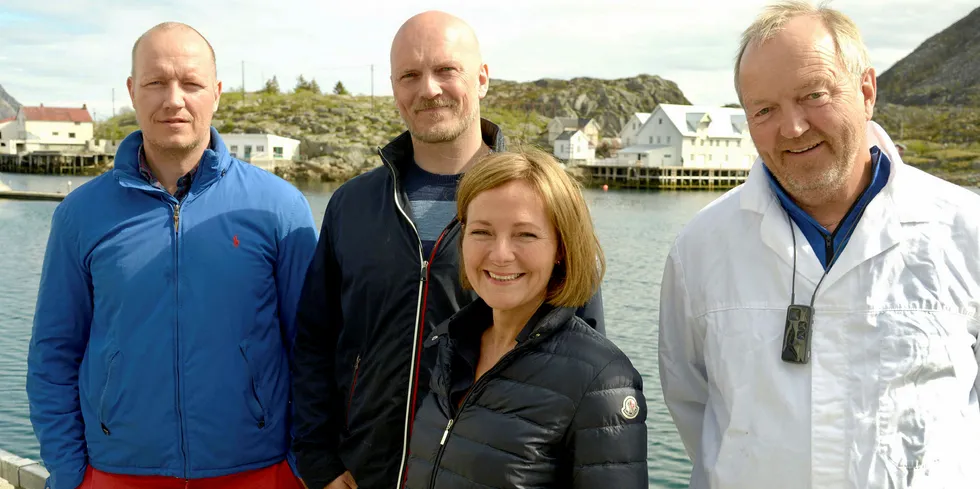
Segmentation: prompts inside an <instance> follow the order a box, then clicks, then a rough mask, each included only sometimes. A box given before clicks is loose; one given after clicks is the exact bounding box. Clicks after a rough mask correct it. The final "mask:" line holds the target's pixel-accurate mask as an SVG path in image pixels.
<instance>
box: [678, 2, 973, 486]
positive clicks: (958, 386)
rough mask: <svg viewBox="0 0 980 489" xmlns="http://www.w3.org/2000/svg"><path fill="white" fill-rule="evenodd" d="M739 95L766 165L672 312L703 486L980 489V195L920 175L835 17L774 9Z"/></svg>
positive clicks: (696, 472) (739, 194)
mask: <svg viewBox="0 0 980 489" xmlns="http://www.w3.org/2000/svg"><path fill="white" fill-rule="evenodd" d="M735 78H736V90H737V92H738V94H739V97H740V99H741V101H742V104H743V107H745V114H746V117H747V119H748V123H749V130H750V133H751V135H752V139H753V141H754V143H755V145H756V147H757V149H758V151H759V155H760V159H759V160H758V161H756V162H755V166H754V167H753V168H752V170H751V172H750V174H749V177H748V180H747V181H746V183H745V184H744V185H742V186H740V187H739V188H736V189H734V190H732V191H731V192H728V193H727V194H726V195H725V196H723V197H721V198H720V199H718V200H717V201H715V202H714V203H712V204H711V205H709V206H708V207H706V208H705V209H703V210H702V211H701V212H700V213H699V214H698V215H697V216H696V217H695V218H694V219H693V220H692V221H691V222H690V223H689V224H688V225H687V227H686V228H685V229H684V230H683V231H682V232H681V233H680V234H679V236H678V237H677V239H676V242H675V244H674V246H673V248H672V249H671V251H670V255H669V258H668V260H667V264H666V270H665V273H664V278H663V287H662V291H661V298H660V299H661V308H660V333H659V334H660V338H659V341H660V345H659V355H660V380H661V384H662V388H663V392H664V398H665V400H666V403H667V406H668V408H669V410H670V413H671V415H672V417H673V420H674V422H675V424H676V426H677V429H678V432H679V433H680V436H681V438H682V440H683V442H684V446H685V447H686V450H687V454H688V456H689V457H690V458H691V460H692V462H693V464H694V467H693V472H692V475H691V488H693V489H707V488H711V489H750V488H751V489H762V488H766V489H768V488H792V489H807V488H813V489H818V488H819V489H837V488H841V489H843V488H848V489H851V488H862V489H863V488H916V489H919V488H975V487H980V407H978V403H977V391H978V383H977V371H978V367H977V364H978V354H977V352H978V346H977V334H978V328H980V212H978V211H980V196H978V195H976V194H974V193H973V192H971V191H969V190H966V189H963V188H960V187H957V186H955V185H952V184H949V183H947V182H944V181H942V180H939V179H937V178H934V177H932V176H929V175H927V174H925V173H923V172H921V171H919V170H918V169H915V168H913V167H911V166H908V165H905V164H903V163H902V160H901V157H900V155H899V153H898V150H897V149H896V147H895V144H894V143H893V142H892V141H891V139H890V138H889V136H888V135H887V134H886V133H885V132H884V130H882V128H881V127H880V126H878V125H877V124H875V123H874V122H871V117H872V115H873V110H874V104H875V95H876V89H877V85H876V80H875V71H874V69H872V68H871V66H870V63H869V61H868V55H867V50H866V48H865V47H864V45H863V42H862V40H861V36H860V34H859V32H858V30H857V27H856V26H855V24H854V23H853V22H852V21H851V20H850V19H848V18H847V17H846V16H844V15H843V14H841V13H839V12H837V11H835V10H832V9H829V8H823V7H819V8H818V7H814V6H812V5H810V4H808V3H806V2H799V1H797V2H787V3H783V4H779V5H774V6H771V7H768V8H767V9H766V10H764V12H763V13H762V14H761V15H760V16H759V17H758V19H757V20H756V22H755V23H754V24H753V25H752V26H750V27H749V28H748V29H747V30H746V31H745V33H744V35H743V41H742V45H741V49H740V51H739V55H738V58H737V61H736V70H735Z"/></svg>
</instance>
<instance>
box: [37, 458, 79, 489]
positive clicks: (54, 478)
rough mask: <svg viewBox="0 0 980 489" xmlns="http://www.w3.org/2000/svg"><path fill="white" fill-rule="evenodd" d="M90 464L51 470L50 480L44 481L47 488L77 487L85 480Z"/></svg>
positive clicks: (68, 488)
mask: <svg viewBox="0 0 980 489" xmlns="http://www.w3.org/2000/svg"><path fill="white" fill-rule="evenodd" d="M87 467H88V466H87V465H86V464H84V463H83V464H81V465H79V466H77V467H64V468H58V469H55V470H53V471H50V472H49V474H48V480H47V481H45V483H44V488H45V489H76V488H78V487H79V486H81V485H82V481H84V480H85V469H86V468H87Z"/></svg>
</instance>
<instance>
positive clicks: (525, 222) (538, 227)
mask: <svg viewBox="0 0 980 489" xmlns="http://www.w3.org/2000/svg"><path fill="white" fill-rule="evenodd" d="M469 225H471V226H473V225H482V226H487V227H493V225H492V224H490V222H488V221H484V220H480V219H478V220H475V221H470V222H469ZM520 226H530V227H533V228H534V229H540V228H541V227H540V226H538V225H537V224H534V223H533V222H529V221H521V222H516V223H514V227H520Z"/></svg>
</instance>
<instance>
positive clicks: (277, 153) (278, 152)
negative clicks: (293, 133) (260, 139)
mask: <svg viewBox="0 0 980 489" xmlns="http://www.w3.org/2000/svg"><path fill="white" fill-rule="evenodd" d="M272 156H274V157H276V158H282V146H273V147H272Z"/></svg>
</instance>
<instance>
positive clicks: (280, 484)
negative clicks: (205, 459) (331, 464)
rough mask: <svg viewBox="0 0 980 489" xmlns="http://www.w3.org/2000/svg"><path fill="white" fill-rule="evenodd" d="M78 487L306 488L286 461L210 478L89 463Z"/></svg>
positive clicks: (130, 488)
mask: <svg viewBox="0 0 980 489" xmlns="http://www.w3.org/2000/svg"><path fill="white" fill-rule="evenodd" d="M78 489H303V484H302V483H300V480H299V479H297V478H296V476H295V475H293V471H292V470H291V469H290V468H289V464H288V463H287V462H286V461H282V462H280V463H278V464H276V465H273V466H271V467H266V468H264V469H256V470H250V471H248V472H242V473H239V474H231V475H223V476H221V477H210V478H207V479H190V480H186V479H178V478H176V477H162V476H155V475H118V474H109V473H106V472H102V471H98V470H95V469H93V468H92V466H89V467H88V469H87V470H86V471H85V479H84V480H83V481H82V485H81V486H78Z"/></svg>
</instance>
